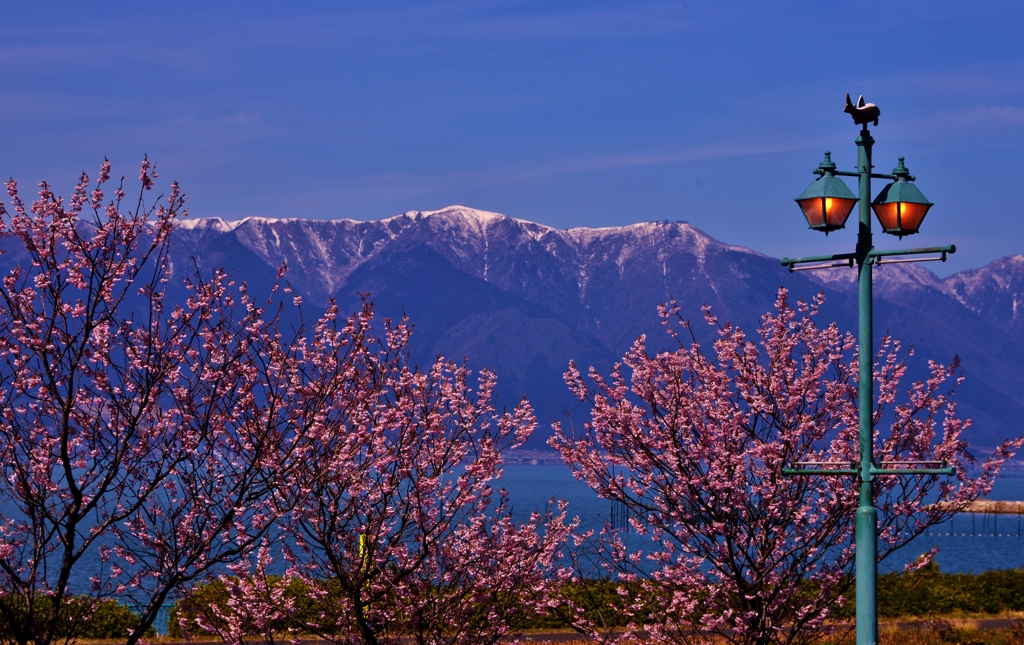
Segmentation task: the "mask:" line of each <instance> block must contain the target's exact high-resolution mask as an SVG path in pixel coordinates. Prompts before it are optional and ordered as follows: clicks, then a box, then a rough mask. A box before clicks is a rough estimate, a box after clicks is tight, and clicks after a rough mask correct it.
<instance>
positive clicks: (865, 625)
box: [782, 94, 956, 645]
mask: <svg viewBox="0 0 1024 645" xmlns="http://www.w3.org/2000/svg"><path fill="white" fill-rule="evenodd" d="M846 103H847V107H846V110H845V111H846V112H850V113H851V114H853V120H854V123H855V124H858V125H861V126H862V127H861V130H860V134H859V136H858V137H857V139H856V141H855V143H856V144H857V170H856V172H847V171H842V170H838V169H837V168H836V165H835V163H833V162H832V159H831V154H830V153H828V152H826V153H825V160H824V161H822V162H821V164H819V165H818V167H817V168H816V169H814V171H813V172H814V174H816V175H820V176H819V178H818V179H816V180H815V181H814V182H812V183H811V185H810V186H808V187H807V190H805V191H804V192H803V193H802V194H801V195H800V196H799V197H797V198H796V201H797V203H798V204H799V205H800V209H801V210H802V211H803V213H804V217H805V218H806V219H807V224H808V226H809V227H810V228H812V229H814V230H818V231H824V232H825V233H826V234H828V233H829V232H830V231H834V230H838V229H842V228H844V227H845V225H846V220H847V217H848V216H849V214H850V212H851V211H852V210H853V207H854V206H855V205H857V204H858V203H859V205H860V209H859V215H860V217H859V219H858V222H857V246H856V248H855V250H854V252H853V253H839V254H835V255H824V256H815V257H805V258H783V260H782V264H783V266H788V267H789V270H790V271H804V270H813V269H829V268H834V267H856V270H857V295H858V312H859V315H858V318H859V320H858V345H859V353H858V368H859V374H860V377H859V378H860V391H859V393H858V403H859V417H860V422H859V423H860V426H859V428H858V431H859V448H860V451H859V457H860V458H859V462H855V463H821V462H798V463H796V464H794V466H795V467H794V468H786V469H784V471H783V472H784V473H785V474H787V475H817V476H830V477H832V476H849V477H854V478H855V479H856V481H857V483H858V486H859V492H860V505H859V507H858V509H857V517H856V531H855V534H854V541H855V547H856V563H855V582H856V588H857V589H856V598H857V645H876V644H877V642H878V602H877V590H878V511H877V509H876V508H875V505H874V498H875V487H874V483H875V478H876V477H879V476H903V475H925V474H933V475H934V474H943V475H952V474H953V469H952V468H947V467H946V465H945V464H944V463H941V462H933V461H924V462H906V461H901V462H885V461H881V462H877V463H876V462H875V458H874V441H873V434H874V428H873V424H872V410H873V408H874V371H873V364H872V363H873V358H874V350H873V345H872V333H873V331H872V311H871V307H872V294H871V272H872V267H873V266H876V265H880V264H883V263H884V264H889V263H895V262H925V261H932V260H941V261H943V262H944V261H945V260H946V254H948V253H955V252H956V247H955V246H953V245H949V246H941V247H929V248H918V249H901V250H892V251H883V250H876V249H875V248H874V245H873V242H872V238H871V211H872V209H874V211H875V215H876V216H877V217H878V221H879V223H880V224H881V225H882V230H883V231H884V232H886V233H890V234H892V235H896V236H898V237H900V238H902V237H903V236H904V235H913V234H914V233H917V232H918V228H919V227H920V226H921V222H922V221H923V220H924V216H925V215H926V214H927V213H928V209H929V208H931V206H932V204H931V202H929V201H928V200H927V199H925V197H924V195H923V194H922V193H921V191H920V190H919V189H918V188H917V186H916V185H914V184H913V183H912V182H913V181H914V177H913V176H912V175H911V174H910V173H909V172H908V171H907V168H906V166H904V165H903V157H900V160H899V165H897V166H896V168H895V169H894V170H893V172H892V174H888V175H886V174H878V173H873V172H871V170H872V165H871V146H872V145H873V144H874V142H875V140H874V139H873V138H872V137H871V132H870V131H869V130H868V123H869V122H872V121H873V122H874V124H875V125H878V116H879V113H880V112H879V109H878V107H877V106H875V105H874V104H871V103H868V104H865V103H864V98H863V97H861V99H860V101H859V102H858V104H857V105H854V104H853V103H852V101H850V96H849V94H847V96H846ZM841 176H845V177H857V178H858V179H859V189H860V190H859V196H855V195H854V194H853V193H852V192H851V191H850V189H849V188H848V187H847V186H846V183H845V182H844V181H843V180H842V179H839V177H841ZM873 178H874V179H888V180H891V181H892V183H890V184H889V185H887V186H886V187H885V188H884V189H882V192H881V193H879V194H878V196H877V197H876V198H875V199H874V201H872V199H871V180H872V179H873ZM922 255H928V256H930V257H898V256H922ZM883 258H890V259H888V260H884V261H883Z"/></svg>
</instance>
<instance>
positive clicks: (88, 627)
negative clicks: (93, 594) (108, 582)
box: [0, 595, 156, 640]
mask: <svg viewBox="0 0 1024 645" xmlns="http://www.w3.org/2000/svg"><path fill="white" fill-rule="evenodd" d="M36 603H38V604H37V606H38V607H39V609H40V611H39V615H46V614H48V613H49V606H50V605H49V598H47V597H43V598H38V599H36ZM94 603H96V604H95V608H93V609H92V612H91V614H90V611H89V610H90V608H92V607H93V604H94ZM0 604H3V605H4V606H5V608H7V609H8V610H10V611H13V612H19V611H24V607H25V603H24V601H23V600H22V599H21V598H20V597H18V596H5V595H0ZM83 616H88V618H85V619H84V620H83V619H82V617H83ZM138 624H139V617H138V616H137V615H135V614H134V613H133V612H132V611H131V610H129V609H128V608H127V607H125V606H124V605H122V604H120V603H118V602H117V601H116V600H100V601H99V602H97V601H96V600H95V599H91V598H87V597H79V598H71V599H70V600H69V601H68V603H67V604H66V605H65V609H64V610H63V611H62V612H61V615H60V618H59V620H58V623H57V629H56V634H55V636H56V637H57V638H58V639H61V640H74V639H76V638H105V639H116V638H123V637H124V636H125V635H126V634H127V633H128V630H129V629H131V628H133V627H135V626H136V625H138ZM41 628H42V625H40V631H41ZM0 634H10V629H9V627H8V625H7V622H6V621H5V620H4V618H3V612H0ZM149 635H151V636H155V635H156V633H155V632H154V631H153V630H150V631H149Z"/></svg>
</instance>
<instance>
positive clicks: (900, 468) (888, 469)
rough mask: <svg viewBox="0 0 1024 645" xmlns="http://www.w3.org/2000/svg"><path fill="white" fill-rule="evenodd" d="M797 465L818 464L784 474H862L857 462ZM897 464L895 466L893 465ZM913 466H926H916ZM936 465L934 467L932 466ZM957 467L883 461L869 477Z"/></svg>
mask: <svg viewBox="0 0 1024 645" xmlns="http://www.w3.org/2000/svg"><path fill="white" fill-rule="evenodd" d="M794 465H795V466H817V467H812V468H783V469H782V474H783V475H784V476H793V475H824V476H829V477H836V476H852V475H860V474H861V471H860V469H859V468H857V464H856V463H849V464H848V465H849V466H851V467H850V468H821V466H845V465H847V463H846V462H834V461H833V462H828V461H798V462H796V463H795V464H794ZM893 466H895V468H894V467H893ZM913 466H924V467H923V468H914V467H913ZM930 466H934V467H930ZM955 474H956V468H954V467H952V466H946V463H945V462H942V461H883V462H882V463H881V465H876V464H872V465H871V467H870V468H868V478H869V479H874V478H875V477H876V476H878V475H883V476H887V475H955Z"/></svg>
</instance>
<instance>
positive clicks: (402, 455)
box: [285, 303, 572, 644]
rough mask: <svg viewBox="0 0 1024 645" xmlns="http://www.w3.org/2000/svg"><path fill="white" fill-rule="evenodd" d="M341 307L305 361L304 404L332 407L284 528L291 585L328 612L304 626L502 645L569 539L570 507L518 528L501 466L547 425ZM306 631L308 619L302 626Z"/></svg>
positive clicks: (389, 638)
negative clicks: (423, 360) (424, 360)
mask: <svg viewBox="0 0 1024 645" xmlns="http://www.w3.org/2000/svg"><path fill="white" fill-rule="evenodd" d="M335 315H336V309H335V308H332V309H331V310H330V311H329V312H328V314H327V316H325V317H324V318H323V319H322V320H321V321H320V323H319V324H318V326H317V328H316V330H315V334H314V335H313V336H312V338H311V340H310V341H309V345H308V351H306V352H305V353H304V356H305V360H306V363H305V366H306V367H305V369H304V370H303V376H304V379H303V380H302V382H301V386H300V388H301V389H302V390H303V392H304V393H305V395H306V396H308V397H311V398H314V399H316V400H318V401H320V402H321V403H322V405H321V407H320V409H319V416H318V417H317V424H316V426H315V428H312V429H311V432H310V437H311V440H310V444H311V446H313V447H312V448H311V449H310V451H309V452H307V453H306V454H305V458H304V459H303V461H302V463H301V465H300V468H299V470H298V471H297V472H296V474H295V477H294V479H295V481H296V482H297V485H298V486H300V487H301V496H300V501H299V503H298V504H297V506H296V507H295V509H294V510H293V511H292V513H291V514H290V515H289V519H288V521H287V522H286V527H287V528H286V534H287V535H289V538H290V539H294V541H295V542H294V547H293V548H291V549H289V550H287V551H286V553H285V555H286V557H287V558H288V559H289V560H290V561H291V562H292V566H291V567H290V569H289V573H288V575H289V577H291V578H297V579H298V580H300V581H301V583H302V585H304V588H306V589H308V594H309V597H310V598H311V599H312V600H313V602H314V604H315V606H316V610H315V611H313V612H312V613H308V614H307V615H306V616H305V618H304V619H303V620H302V623H301V624H300V625H299V628H300V629H301V630H302V631H307V632H312V633H315V634H317V635H319V636H321V637H322V638H324V639H326V640H329V641H331V642H344V643H367V644H377V643H397V642H398V641H399V639H400V638H402V637H413V638H415V639H416V640H417V642H421V643H428V642H429V643H493V642H496V641H498V640H500V639H501V638H503V637H505V636H506V635H507V634H508V633H509V630H510V628H511V621H512V618H513V616H514V615H516V614H517V612H522V611H530V610H531V609H532V608H536V607H539V606H540V605H541V604H543V603H544V602H545V601H546V600H547V598H546V593H547V591H548V590H549V588H550V587H551V586H552V585H553V584H556V578H557V575H558V567H557V564H556V560H557V556H558V551H559V548H560V546H561V545H562V543H563V542H564V541H565V539H566V538H567V536H568V534H569V531H570V530H571V528H572V527H571V526H567V525H566V524H565V522H564V519H565V512H564V509H560V510H549V511H548V512H547V513H546V514H541V513H534V514H532V515H531V516H530V517H529V518H528V519H522V520H519V521H517V520H515V519H514V518H513V517H512V509H511V508H510V506H509V504H508V500H507V498H506V496H505V493H504V492H503V491H495V490H494V488H493V485H494V484H495V482H496V480H498V478H500V476H501V473H502V453H503V451H505V450H506V449H509V448H511V447H514V446H517V445H520V444H521V443H522V442H524V441H525V440H526V439H527V438H528V437H529V435H530V433H531V432H532V431H533V429H534V427H535V423H536V422H535V420H534V417H533V414H532V411H531V409H530V406H529V404H528V403H527V402H526V401H522V402H520V403H519V405H517V406H516V408H515V409H514V410H513V411H511V412H506V413H499V412H497V411H496V409H495V403H494V397H495V394H494V388H495V384H496V380H495V377H494V375H493V374H491V373H489V372H486V371H485V372H482V373H481V374H480V375H479V377H478V379H477V384H476V387H475V388H474V387H473V386H472V385H471V382H470V380H471V375H470V372H469V370H468V369H466V368H465V367H464V366H459V365H456V364H454V363H452V362H450V361H447V360H445V359H443V358H438V359H437V360H436V361H435V362H434V364H433V365H432V366H431V367H430V368H429V369H428V370H427V371H419V370H417V369H415V368H413V367H411V366H410V364H409V358H408V339H409V333H410V329H409V326H408V323H407V322H406V321H405V320H402V321H400V322H399V323H398V324H392V323H391V322H390V321H387V320H385V321H383V336H382V337H381V338H377V337H375V335H374V333H373V331H372V323H373V312H372V308H371V307H370V304H369V303H365V304H364V307H363V309H362V311H361V312H358V313H357V314H356V315H354V316H352V317H351V318H349V319H348V320H347V321H345V322H344V323H343V324H336V323H335V320H334V318H333V316H335ZM297 619H298V617H297Z"/></svg>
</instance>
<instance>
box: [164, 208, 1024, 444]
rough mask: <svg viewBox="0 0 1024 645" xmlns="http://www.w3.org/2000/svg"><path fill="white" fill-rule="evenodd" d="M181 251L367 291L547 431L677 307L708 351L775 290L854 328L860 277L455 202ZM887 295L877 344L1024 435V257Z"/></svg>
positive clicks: (268, 276)
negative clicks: (713, 317) (952, 376)
mask: <svg viewBox="0 0 1024 645" xmlns="http://www.w3.org/2000/svg"><path fill="white" fill-rule="evenodd" d="M174 240H175V241H174V244H175V248H174V250H173V253H172V258H173V259H174V264H175V266H176V267H179V266H182V267H184V266H190V263H187V262H185V260H186V259H188V258H190V257H192V258H195V262H196V263H198V265H199V266H200V268H201V269H204V270H209V269H212V268H214V267H221V266H223V267H226V268H229V269H231V270H233V271H234V273H235V275H236V277H238V278H241V279H244V280H246V281H248V282H249V283H250V286H252V287H254V288H256V289H258V288H259V287H260V285H267V284H269V282H270V281H271V280H272V279H273V277H274V275H275V274H276V272H277V268H278V267H279V266H280V265H281V264H282V263H287V266H288V273H287V279H288V281H289V282H290V283H291V285H292V287H293V288H294V289H295V290H296V291H297V292H299V293H300V294H302V295H303V296H304V298H305V300H306V302H307V303H309V306H322V305H323V304H325V303H326V302H327V301H328V300H329V299H330V298H332V297H333V298H335V299H337V300H338V301H339V303H340V304H341V305H342V306H343V307H344V308H349V309H353V308H355V306H356V305H357V303H358V297H359V296H358V294H360V293H370V294H371V296H372V298H373V299H374V301H375V303H376V306H377V309H378V311H379V312H380V313H381V314H382V315H387V316H391V317H395V316H397V315H400V314H401V313H402V312H403V311H404V312H406V313H408V315H409V316H410V318H411V320H412V321H413V322H414V323H415V325H416V329H415V332H414V334H413V340H414V351H415V352H416V353H415V356H417V357H418V360H419V361H420V362H421V363H423V362H427V361H429V360H430V359H432V357H433V356H434V355H436V354H438V353H442V354H444V355H446V356H449V357H452V358H462V357H466V358H467V359H468V360H469V362H470V364H471V365H475V366H483V365H486V366H488V367H490V368H492V369H494V370H495V371H496V372H497V373H498V375H499V382H500V383H501V384H502V385H501V387H500V394H501V395H502V396H503V397H504V398H505V401H506V404H511V403H513V402H514V401H515V400H516V399H518V397H519V396H522V395H524V394H525V395H527V396H528V397H529V398H530V400H531V401H532V402H533V403H534V405H535V407H536V408H537V411H538V417H539V419H540V421H541V427H542V430H543V429H544V428H546V426H547V424H548V423H549V422H550V421H552V420H554V419H555V418H559V417H561V416H563V415H564V412H565V411H567V410H568V411H569V412H570V413H571V414H572V415H573V417H574V418H577V419H578V418H579V416H580V414H581V413H582V409H581V408H579V407H578V406H577V404H575V403H574V401H573V399H572V398H571V397H570V396H569V395H568V392H567V390H566V388H565V385H564V384H563V383H562V379H561V374H562V372H563V371H564V369H565V367H566V365H567V364H568V361H569V359H570V358H572V359H575V360H576V361H577V362H578V363H580V364H581V365H595V366H597V367H598V368H599V369H601V370H604V371H606V370H607V369H608V367H609V366H610V365H611V363H612V362H614V361H615V360H616V359H617V358H619V357H620V356H621V355H622V352H623V351H624V350H625V348H626V347H627V346H628V345H629V344H630V343H632V342H633V341H634V340H635V339H636V338H637V336H638V335H640V334H647V336H648V344H649V345H650V346H651V347H653V348H659V349H660V348H668V347H670V344H669V340H668V338H667V337H666V335H665V333H664V331H663V328H662V326H661V325H660V321H659V318H658V316H657V310H656V307H657V305H658V304H659V303H661V302H665V301H666V300H668V299H669V298H675V299H676V300H677V301H678V302H679V303H680V305H681V306H682V308H683V311H684V314H685V315H686V316H687V317H688V318H690V319H691V320H694V321H698V322H696V323H695V324H694V325H693V327H694V330H695V333H696V334H697V337H698V340H709V339H710V338H711V337H712V330H710V329H709V328H707V327H706V326H704V325H703V324H702V323H700V322H699V321H700V319H701V311H700V307H701V305H703V304H704V303H707V304H710V305H711V306H712V307H713V308H714V312H715V313H716V314H717V315H718V316H719V318H720V319H722V320H730V321H733V322H736V323H738V324H740V325H742V326H743V327H744V328H747V329H753V328H754V327H755V326H756V325H757V322H758V320H759V318H760V316H761V315H762V314H764V313H765V312H766V311H769V310H770V309H771V307H772V304H773V302H774V299H775V294H776V291H777V289H778V288H779V287H780V286H786V287H787V288H788V289H789V290H790V292H791V293H792V295H793V296H794V297H800V298H810V297H811V296H813V295H814V294H815V293H817V292H820V291H824V292H825V294H826V298H827V300H826V306H825V310H824V311H823V313H822V316H823V317H824V318H825V319H828V320H833V319H835V320H838V321H840V324H841V325H842V326H843V327H844V328H846V329H849V330H851V331H855V326H854V325H855V322H856V310H855V307H856V302H855V298H853V297H851V296H852V292H853V290H854V284H853V271H852V270H846V269H836V270H832V271H814V272H802V273H794V274H791V273H789V272H788V271H787V270H786V269H785V268H784V267H782V266H780V264H779V261H778V260H777V259H774V258H770V257H768V256H765V255H762V254H760V253H757V252H755V251H752V250H750V249H745V248H742V247H737V246H730V245H728V244H724V243H722V242H719V241H717V240H715V239H713V238H711V237H710V236H708V235H707V234H705V233H704V232H702V231H700V230H699V229H697V228H696V227H694V226H692V225H690V224H688V223H685V222H644V223H639V224H633V225H630V226H622V227H612V228H573V229H568V230H560V229H555V228H551V227H548V226H543V225H541V224H537V223H534V222H529V221H526V220H521V219H515V218H511V217H506V216H504V215H500V214H497V213H491V212H486V211H480V210H476V209H472V208H466V207H463V206H452V207H449V208H445V209H442V210H438V211H430V212H419V211H410V212H407V213H404V214H402V215H398V216H395V217H391V218H388V219H383V220H376V221H355V220H334V221H321V220H302V219H265V218H247V219H243V220H239V221H233V222H226V221H223V220H220V219H189V220H184V221H182V222H180V223H179V225H178V230H177V231H176V233H175V238H174ZM876 285H877V287H876V295H877V301H876V314H875V320H876V322H875V327H876V329H877V330H878V334H879V335H881V334H883V333H885V332H886V330H890V331H891V332H892V333H893V334H894V335H895V336H897V337H899V338H901V339H902V340H903V341H904V342H905V343H913V344H914V346H915V351H916V353H917V357H918V358H919V359H920V360H919V361H918V364H917V367H916V372H915V373H916V375H918V376H920V375H921V374H923V365H924V364H925V363H924V361H925V359H927V358H934V359H936V360H938V361H940V362H948V361H949V360H950V359H951V358H952V356H953V354H954V353H957V354H959V355H960V356H961V357H962V358H963V360H964V363H963V366H964V371H965V373H966V375H967V376H968V379H967V382H966V383H965V385H964V386H963V388H962V392H961V395H960V397H959V398H960V400H961V402H962V405H961V411H962V412H963V413H965V414H968V415H970V416H972V417H974V418H975V419H976V429H975V430H974V432H975V435H976V441H977V442H978V443H980V444H981V445H994V443H995V442H996V440H997V439H999V438H1002V437H1004V436H1007V435H1010V434H1013V435H1017V434H1021V432H1022V430H1021V428H1020V424H1019V423H1018V420H1019V419H1020V418H1022V415H1024V376H1022V375H1021V374H1019V373H1018V372H1019V370H1020V367H1021V366H1024V341H1021V340H1018V337H1019V336H1020V334H1018V333H1016V332H1018V331H1020V330H1019V329H1018V327H1020V326H1024V322H1022V321H1024V309H1021V310H1020V311H1019V313H1018V307H1019V306H1020V307H1024V257H1022V256H1014V257H1012V258H1004V259H1002V260H998V261H996V262H994V263H992V264H990V265H989V266H987V267H984V268H982V269H977V270H973V271H965V272H963V273H960V274H957V275H954V276H951V277H949V278H946V279H939V278H938V277H937V276H935V274H934V273H932V272H931V271H929V270H928V269H927V268H925V267H924V265H917V264H909V265H908V264H901V265H899V264H897V265H890V266H884V265H883V266H882V267H879V268H877V269H876ZM1018 303H1020V305H1018ZM538 434H539V435H544V436H546V432H543V431H541V432H539V433H538ZM538 438H539V439H542V438H543V437H538Z"/></svg>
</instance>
